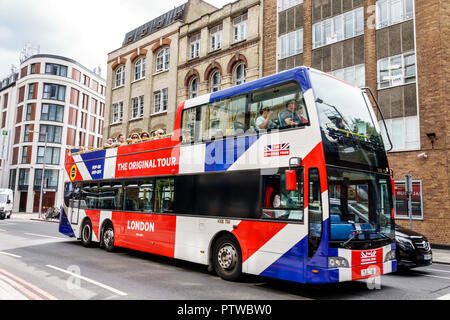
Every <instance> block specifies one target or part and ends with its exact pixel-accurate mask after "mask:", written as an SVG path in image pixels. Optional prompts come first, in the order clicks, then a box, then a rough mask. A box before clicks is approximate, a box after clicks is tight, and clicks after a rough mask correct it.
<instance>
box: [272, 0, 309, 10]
mask: <svg viewBox="0 0 450 320" xmlns="http://www.w3.org/2000/svg"><path fill="white" fill-rule="evenodd" d="M301 3H303V0H278V12H281V11H284V10H286V9H289V8H292V7H295V6H296V5H299V4H301Z"/></svg>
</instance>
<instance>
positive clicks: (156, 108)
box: [153, 89, 168, 113]
mask: <svg viewBox="0 0 450 320" xmlns="http://www.w3.org/2000/svg"><path fill="white" fill-rule="evenodd" d="M167 102H168V90H167V89H162V90H161V91H157V92H155V93H154V94H153V113H161V112H165V111H167Z"/></svg>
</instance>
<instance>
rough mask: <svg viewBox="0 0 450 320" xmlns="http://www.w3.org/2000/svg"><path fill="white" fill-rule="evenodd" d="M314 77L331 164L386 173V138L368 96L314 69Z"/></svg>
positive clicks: (315, 92) (320, 119)
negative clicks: (384, 142) (384, 140)
mask: <svg viewBox="0 0 450 320" xmlns="http://www.w3.org/2000/svg"><path fill="white" fill-rule="evenodd" d="M310 78H311V83H312V87H313V90H314V96H315V101H316V107H317V111H318V114H319V122H320V128H321V133H322V140H323V142H324V149H325V159H326V161H327V163H329V164H333V165H337V166H347V167H355V165H356V166H358V165H359V168H360V169H366V170H377V169H382V171H383V172H385V173H386V172H387V171H388V164H387V160H386V155H385V149H384V144H383V139H382V136H381V131H380V130H379V128H378V124H377V123H376V122H375V121H374V119H373V117H374V114H373V112H371V111H370V108H372V105H371V104H370V100H369V99H368V97H367V95H366V93H365V92H363V91H362V90H361V89H360V88H357V87H354V86H352V85H350V84H347V83H345V82H343V81H341V80H338V79H336V78H334V77H332V76H329V75H327V74H325V73H321V72H317V71H314V70H311V71H310Z"/></svg>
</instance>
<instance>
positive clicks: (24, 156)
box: [21, 147, 28, 164]
mask: <svg viewBox="0 0 450 320" xmlns="http://www.w3.org/2000/svg"><path fill="white" fill-rule="evenodd" d="M27 158H28V147H22V162H21V163H22V164H25V163H27Z"/></svg>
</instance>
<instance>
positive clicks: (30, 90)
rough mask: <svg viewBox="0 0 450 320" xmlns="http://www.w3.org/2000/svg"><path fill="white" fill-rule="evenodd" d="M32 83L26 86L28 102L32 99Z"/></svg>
mask: <svg viewBox="0 0 450 320" xmlns="http://www.w3.org/2000/svg"><path fill="white" fill-rule="evenodd" d="M34 86H35V84H34V83H31V84H29V85H28V100H31V99H33V94H34Z"/></svg>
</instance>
